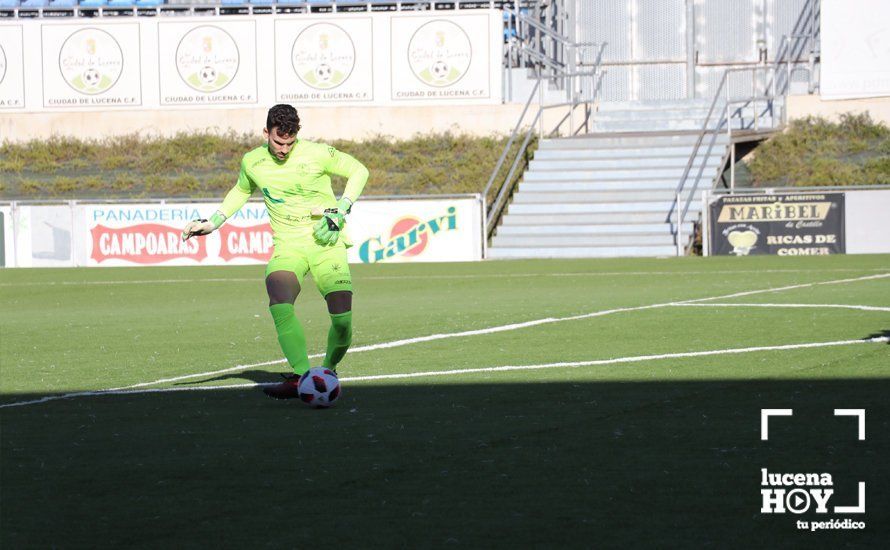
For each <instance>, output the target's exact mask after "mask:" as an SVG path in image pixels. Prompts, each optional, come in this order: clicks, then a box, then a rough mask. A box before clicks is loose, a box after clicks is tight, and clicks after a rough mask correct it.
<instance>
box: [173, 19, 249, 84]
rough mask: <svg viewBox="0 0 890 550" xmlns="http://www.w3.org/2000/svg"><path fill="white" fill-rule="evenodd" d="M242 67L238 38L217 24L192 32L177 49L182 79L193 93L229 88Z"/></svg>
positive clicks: (178, 65) (180, 42) (204, 26)
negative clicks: (236, 41) (194, 91)
mask: <svg viewBox="0 0 890 550" xmlns="http://www.w3.org/2000/svg"><path fill="white" fill-rule="evenodd" d="M240 66H241V55H240V53H239V51H238V45H237V44H236V43H235V39H234V38H232V35H230V34H229V33H228V32H226V31H225V30H223V29H222V28H220V27H217V26H215V25H201V26H199V27H195V28H193V29H191V30H189V31H188V32H187V33H185V35H183V37H182V39H181V40H180V41H179V45H178V46H177V47H176V69H177V70H178V71H179V77H180V78H182V81H183V82H185V83H186V84H187V85H188V86H189V87H190V88H192V89H193V90H197V91H199V92H205V93H211V92H218V91H219V90H222V89H223V88H225V87H226V86H228V85H229V84H230V83H231V82H232V80H234V78H235V75H237V74H238V69H239V67H240Z"/></svg>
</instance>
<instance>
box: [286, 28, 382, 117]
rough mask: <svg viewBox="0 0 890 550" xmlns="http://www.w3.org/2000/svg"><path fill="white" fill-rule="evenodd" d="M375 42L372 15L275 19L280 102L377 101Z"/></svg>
mask: <svg viewBox="0 0 890 550" xmlns="http://www.w3.org/2000/svg"><path fill="white" fill-rule="evenodd" d="M373 43H374V38H373V33H372V24H371V18H370V17H361V18H350V17H338V18H336V19H331V18H325V19H310V18H299V19H279V20H276V21H275V49H274V51H275V96H276V101H279V102H304V103H305V102H307V101H308V102H319V103H328V102H332V103H333V102H343V101H372V100H373V99H374V80H373V73H374V62H373V59H374V51H373V50H374V48H373Z"/></svg>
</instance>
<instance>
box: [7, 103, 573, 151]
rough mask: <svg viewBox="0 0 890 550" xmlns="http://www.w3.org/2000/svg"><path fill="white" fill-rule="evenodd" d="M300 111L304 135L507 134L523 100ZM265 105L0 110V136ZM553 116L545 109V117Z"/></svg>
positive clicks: (103, 132) (177, 122)
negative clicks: (448, 105)
mask: <svg viewBox="0 0 890 550" xmlns="http://www.w3.org/2000/svg"><path fill="white" fill-rule="evenodd" d="M294 105H295V106H296V107H297V109H298V110H299V113H300V119H301V124H302V126H303V130H302V133H301V135H302V136H305V137H306V138H307V139H318V140H333V139H349V140H362V139H364V138H368V137H373V136H381V135H382V136H389V137H392V138H396V139H408V138H411V137H414V136H415V135H417V134H427V133H430V132H446V131H450V132H452V133H464V134H468V135H473V136H491V135H494V134H507V133H509V132H510V130H512V128H513V125H515V124H516V120H517V118H518V117H519V115H520V113H521V112H522V105H514V104H506V105H461V106H459V108H454V107H452V108H448V107H443V106H438V105H437V106H422V107H421V106H417V107H395V106H387V107H371V106H367V107H350V106H342V107H312V106H310V107H304V106H302V105H300V104H299V103H295V104H294ZM270 106H271V104H270V105H264V106H262V107H255V108H250V109H243V108H241V109H239V108H233V109H227V110H226V111H219V110H201V109H196V110H192V111H189V112H187V113H183V112H182V111H162V110H154V111H125V112H120V111H117V112H115V111H104V112H89V113H88V112H77V113H57V112H56V113H20V114H5V115H4V114H0V141H3V140H6V139H8V140H9V141H10V142H25V141H30V140H34V139H46V137H47V136H48V135H51V134H55V135H61V136H69V137H75V138H79V139H102V138H105V137H110V136H118V135H126V134H133V133H138V134H140V135H144V136H172V135H175V134H177V133H179V132H186V133H191V132H210V133H219V134H225V133H228V132H236V133H248V134H258V133H259V132H260V131H261V130H262V128H263V126H265V124H266V111H267V110H268V107H270ZM557 116H561V115H559V114H557V113H555V112H548V113H547V118H546V120H545V122H546V123H548V124H549V123H550V120H551V119H553V121H554V124H555V121H556V119H557Z"/></svg>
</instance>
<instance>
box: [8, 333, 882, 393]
mask: <svg viewBox="0 0 890 550" xmlns="http://www.w3.org/2000/svg"><path fill="white" fill-rule="evenodd" d="M888 342H890V337H887V336H880V337H877V338H867V339H864V340H836V341H833V342H809V343H802V344H783V345H777V346H757V347H750V348H731V349H718V350H710V351H691V352H684V353H662V354H656V355H635V356H630V357H617V358H613V359H597V360H593V361H572V362H563V363H543V364H539V365H505V366H500V367H483V368H475V369H474V368H470V369H452V370H440V371H427V372H407V373H401V374H374V375H368V376H352V377H343V378H341V379H340V381H341V382H366V381H371V380H404V379H409V378H425V377H435V376H454V375H465V374H477V373H485V372H506V371H522V370H543V369H558V368H563V369H571V368H579V367H591V366H601V365H617V364H622V363H640V362H644V361H658V360H664V359H683V358H688V357H708V356H714V355H732V354H741V353H756V352H765V351H785V350H796V349H807V348H825V347H834V346H849V345H855V344H881V343H888ZM273 384H277V382H261V383H257V382H249V383H245V384H227V385H221V386H189V387H183V388H148V389H118V390H99V391H83V392H77V393H68V394H65V395H51V396H47V397H42V398H40V399H34V400H30V401H17V402H14V403H4V404H2V405H0V408H5V407H20V406H23V405H34V404H37V403H45V402H47V401H55V400H59V399H70V398H73V397H96V396H104V395H134V394H146V393H172V392H190V391H213V390H233V389H243V388H257V387H262V386H270V385H273Z"/></svg>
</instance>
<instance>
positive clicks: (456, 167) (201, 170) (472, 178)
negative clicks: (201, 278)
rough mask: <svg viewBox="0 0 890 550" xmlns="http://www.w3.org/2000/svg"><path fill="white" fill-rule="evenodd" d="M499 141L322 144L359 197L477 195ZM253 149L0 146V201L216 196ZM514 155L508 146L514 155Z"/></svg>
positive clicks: (435, 137)
mask: <svg viewBox="0 0 890 550" xmlns="http://www.w3.org/2000/svg"><path fill="white" fill-rule="evenodd" d="M506 142H507V139H506V138H505V137H503V136H496V137H481V138H480V137H470V136H466V135H455V134H451V133H445V134H430V135H425V136H424V135H421V136H417V137H415V138H414V139H408V140H392V139H387V138H385V137H377V138H373V139H369V140H366V141H360V142H356V141H344V140H338V141H332V142H330V144H331V145H333V146H334V147H336V148H338V149H340V150H341V151H345V152H347V153H350V154H352V155H353V156H355V157H356V158H358V159H359V160H361V161H362V162H363V163H364V164H365V165H366V166H367V167H368V168H369V170H370V171H371V178H370V180H369V181H368V185H367V187H366V191H365V192H366V193H367V194H373V195H417V194H443V193H478V192H481V191H482V190H483V189H484V187H485V184H486V183H487V181H488V179H489V176H490V175H491V170H492V169H493V167H494V166H495V163H496V162H497V159H498V157H499V156H500V154H501V152H502V151H503V148H504V146H505V145H506ZM261 143H262V140H261V139H259V140H258V139H257V137H256V136H248V135H236V134H230V135H227V136H218V135H211V134H180V135H177V136H175V137H172V138H144V137H139V136H137V135H129V136H123V137H116V138H109V139H105V140H101V141H98V140H95V141H81V140H77V139H71V138H63V137H54V138H52V139H50V140H48V141H45V142H44V141H32V142H29V143H24V144H11V143H4V144H3V145H0V174H2V177H0V197H2V198H4V199H93V198H103V199H108V198H149V197H194V198H209V197H220V196H222V195H223V194H224V193H225V192H226V191H228V190H229V189H230V188H231V187H232V185H234V183H235V180H236V178H237V175H238V168H239V164H240V160H241V156H242V155H243V154H244V153H245V152H246V151H248V150H249V149H252V148H253V147H256V146H257V145H260V144H261ZM533 149H534V144H532V147H531V148H530V151H531V150H533ZM516 150H518V146H516V145H514V148H513V153H514V154H515V151H516ZM529 155H530V152H529V154H527V155H526V156H527V157H528V156H529ZM506 168H507V167H505V168H504V170H502V176H503V175H506ZM343 185H344V182H343V181H342V179H340V178H335V181H334V187H335V189H336V190H338V191H339V190H341V189H342V186H343Z"/></svg>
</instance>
